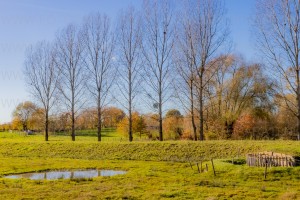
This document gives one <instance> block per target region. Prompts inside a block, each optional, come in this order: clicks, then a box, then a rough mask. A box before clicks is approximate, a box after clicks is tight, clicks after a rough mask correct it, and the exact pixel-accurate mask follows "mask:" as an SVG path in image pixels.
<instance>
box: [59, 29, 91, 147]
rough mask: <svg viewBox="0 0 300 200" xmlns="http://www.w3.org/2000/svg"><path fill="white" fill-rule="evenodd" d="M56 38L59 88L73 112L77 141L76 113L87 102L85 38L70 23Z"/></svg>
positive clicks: (73, 139) (72, 119) (72, 117)
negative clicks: (85, 95) (59, 75)
mask: <svg viewBox="0 0 300 200" xmlns="http://www.w3.org/2000/svg"><path fill="white" fill-rule="evenodd" d="M56 40H57V41H56V48H57V63H58V67H59V71H60V74H61V77H60V81H59V84H58V89H59V91H60V94H61V96H62V100H63V101H64V103H65V105H66V107H67V109H68V111H69V112H70V114H71V121H72V126H71V131H72V132H71V136H72V141H75V121H76V115H77V114H78V111H79V110H80V109H82V108H83V106H84V104H85V102H86V98H85V97H84V94H85V86H86V78H87V77H86V71H85V70H84V69H85V68H84V45H83V38H82V34H81V33H80V32H79V30H78V28H77V27H76V26H74V25H69V26H67V27H66V28H65V29H63V30H62V31H61V32H60V34H59V35H58V36H57V39H56Z"/></svg>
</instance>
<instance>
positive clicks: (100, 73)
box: [83, 14, 115, 141]
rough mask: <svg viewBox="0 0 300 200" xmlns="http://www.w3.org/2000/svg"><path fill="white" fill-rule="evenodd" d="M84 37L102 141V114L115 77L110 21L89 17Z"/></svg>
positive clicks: (89, 83) (90, 84)
mask: <svg viewBox="0 0 300 200" xmlns="http://www.w3.org/2000/svg"><path fill="white" fill-rule="evenodd" d="M83 33H84V34H83V36H84V43H85V47H86V65H87V69H88V73H89V74H90V79H89V81H88V90H89V91H90V92H91V94H92V96H93V97H94V99H95V101H96V105H97V128H98V130H97V135H98V141H101V129H102V113H103V108H104V106H105V105H107V103H108V102H107V101H108V95H109V91H110V88H111V86H112V83H113V81H114V77H115V73H114V72H115V70H114V66H113V59H114V56H113V51H114V48H115V41H114V36H113V33H112V31H111V25H110V19H109V18H108V17H107V16H105V15H101V14H94V15H90V16H89V17H87V19H86V21H85V22H84V25H83Z"/></svg>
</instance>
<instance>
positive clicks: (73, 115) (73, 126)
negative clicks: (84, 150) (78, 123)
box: [71, 106, 75, 141]
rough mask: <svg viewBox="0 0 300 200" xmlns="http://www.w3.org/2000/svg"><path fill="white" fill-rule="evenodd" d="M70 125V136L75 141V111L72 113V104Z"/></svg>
mask: <svg viewBox="0 0 300 200" xmlns="http://www.w3.org/2000/svg"><path fill="white" fill-rule="evenodd" d="M72 107H73V108H72V116H71V117H72V127H71V137H72V141H75V113H74V106H72Z"/></svg>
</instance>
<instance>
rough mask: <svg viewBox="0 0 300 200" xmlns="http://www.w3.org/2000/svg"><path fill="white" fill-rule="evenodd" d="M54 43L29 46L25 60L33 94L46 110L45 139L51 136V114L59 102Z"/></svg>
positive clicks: (28, 80)
mask: <svg viewBox="0 0 300 200" xmlns="http://www.w3.org/2000/svg"><path fill="white" fill-rule="evenodd" d="M55 56H56V51H55V50H54V48H53V46H52V44H49V43H47V42H40V43H38V44H37V45H35V46H32V47H30V48H29V50H28V52H27V55H26V61H25V73H24V74H25V77H26V82H27V84H28V88H29V91H30V93H31V94H32V96H33V97H34V98H35V99H36V100H37V102H38V103H39V104H41V105H42V108H43V110H44V123H45V141H48V137H49V114H50V111H51V109H52V107H53V106H54V104H55V102H57V93H56V92H57V84H58V80H59V72H58V70H57V66H56V62H55Z"/></svg>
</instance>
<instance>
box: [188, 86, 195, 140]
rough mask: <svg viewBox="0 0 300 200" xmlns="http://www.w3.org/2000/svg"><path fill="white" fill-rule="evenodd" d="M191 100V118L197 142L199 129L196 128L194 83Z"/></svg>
mask: <svg viewBox="0 0 300 200" xmlns="http://www.w3.org/2000/svg"><path fill="white" fill-rule="evenodd" d="M190 99H191V117H192V126H193V133H194V140H195V141H197V127H196V123H195V112H194V94H193V82H192V81H191V85H190Z"/></svg>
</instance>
